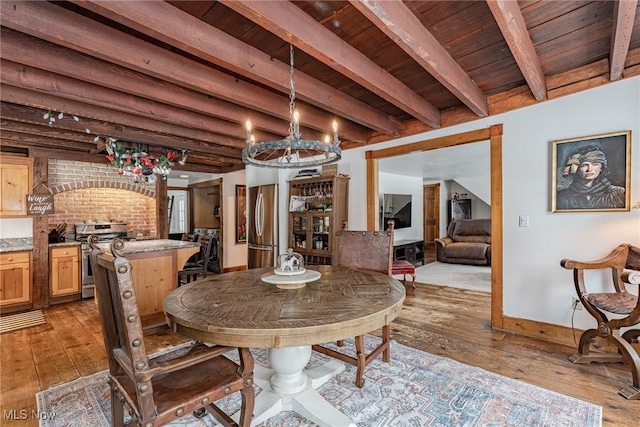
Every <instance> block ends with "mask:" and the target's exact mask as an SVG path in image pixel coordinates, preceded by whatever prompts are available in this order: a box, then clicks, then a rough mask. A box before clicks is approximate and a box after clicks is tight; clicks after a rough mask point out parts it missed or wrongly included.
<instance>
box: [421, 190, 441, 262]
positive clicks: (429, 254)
mask: <svg viewBox="0 0 640 427" xmlns="http://www.w3.org/2000/svg"><path fill="white" fill-rule="evenodd" d="M422 192H423V198H424V202H423V206H424V212H423V215H422V217H423V230H424V249H425V260H424V263H425V264H428V263H429V262H433V261H435V247H436V246H435V242H434V239H437V238H438V237H440V184H432V185H425V186H424V187H423V191H422Z"/></svg>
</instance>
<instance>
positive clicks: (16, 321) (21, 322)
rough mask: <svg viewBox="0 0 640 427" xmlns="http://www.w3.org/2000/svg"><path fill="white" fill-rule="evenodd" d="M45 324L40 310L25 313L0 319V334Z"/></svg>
mask: <svg viewBox="0 0 640 427" xmlns="http://www.w3.org/2000/svg"><path fill="white" fill-rule="evenodd" d="M45 323H47V322H46V320H45V318H44V314H43V313H42V310H33V311H27V312H24V313H18V314H12V315H9V316H2V317H0V334H4V333H5V332H11V331H17V330H18V329H24V328H30V327H32V326H38V325H44V324H45Z"/></svg>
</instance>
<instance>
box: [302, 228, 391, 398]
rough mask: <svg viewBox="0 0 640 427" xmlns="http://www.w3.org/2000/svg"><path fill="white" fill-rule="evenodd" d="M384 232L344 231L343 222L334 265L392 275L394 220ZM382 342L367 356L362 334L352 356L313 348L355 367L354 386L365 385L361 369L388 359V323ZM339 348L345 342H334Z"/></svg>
mask: <svg viewBox="0 0 640 427" xmlns="http://www.w3.org/2000/svg"><path fill="white" fill-rule="evenodd" d="M387 226H388V228H387V230H385V231H351V230H347V224H346V222H345V223H343V224H342V230H340V231H339V232H338V233H336V236H335V237H336V241H337V247H338V259H337V265H339V266H341V267H351V268H356V269H359V270H371V271H377V272H379V273H384V274H388V275H391V272H392V269H391V268H392V263H393V257H392V251H393V221H388V223H387ZM381 337H382V342H381V343H380V344H379V345H378V346H377V347H376V348H375V349H373V350H372V351H370V352H369V354H367V353H366V351H365V348H364V335H358V336H357V337H355V338H354V346H355V353H356V354H355V356H352V355H350V354H346V353H343V352H341V351H336V350H334V349H332V348H329V347H325V346H324V345H321V344H318V345H314V346H312V348H313V349H314V350H315V351H317V352H318V353H322V354H326V355H327V356H331V357H333V358H336V359H338V360H341V361H343V362H345V363H349V364H351V365H354V366H356V381H355V382H356V386H357V387H360V388H362V387H363V386H364V370H365V368H366V367H367V365H369V363H371V362H372V361H373V360H374V359H375V358H376V357H378V356H379V355H380V354H381V353H382V360H383V361H384V362H389V361H390V360H391V350H390V346H389V343H390V341H391V326H390V325H389V323H387V324H386V325H384V326H383V327H382V333H381ZM337 345H338V347H343V346H344V341H338V342H337Z"/></svg>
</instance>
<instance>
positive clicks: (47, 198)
mask: <svg viewBox="0 0 640 427" xmlns="http://www.w3.org/2000/svg"><path fill="white" fill-rule="evenodd" d="M52 213H53V194H27V215H48V214H52Z"/></svg>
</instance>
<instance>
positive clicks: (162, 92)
mask: <svg viewBox="0 0 640 427" xmlns="http://www.w3.org/2000/svg"><path fill="white" fill-rule="evenodd" d="M1 31H2V32H1V34H2V36H1V37H2V57H3V58H4V59H7V60H10V61H13V62H16V63H19V64H24V65H29V66H31V67H35V68H39V69H41V70H46V71H50V72H52V73H57V74H62V75H64V76H66V77H71V78H74V79H77V80H82V81H85V82H88V83H93V84H97V85H100V86H104V87H108V88H110V89H115V90H118V91H121V92H125V93H129V94H132V95H137V96H140V97H143V98H147V99H151V100H154V101H158V102H162V103H165V104H169V105H172V106H174V107H180V108H184V109H186V110H189V111H194V112H196V113H200V114H206V115H210V116H213V117H217V118H221V119H225V120H229V121H232V122H236V123H244V121H245V120H246V119H247V118H248V117H251V121H252V122H253V124H254V126H255V127H256V128H259V129H263V130H265V131H267V132H271V133H275V134H282V135H285V134H286V132H287V130H288V122H286V121H284V120H280V119H277V118H274V117H272V116H270V115H267V114H263V113H259V112H257V111H252V110H249V109H248V108H244V107H241V106H239V105H237V104H233V103H231V102H227V101H223V100H220V99H217V98H212V97H211V96H208V95H205V94H204V93H201V92H196V91H194V90H190V89H186V88H183V87H180V86H178V85H174V84H171V83H165V82H161V81H160V80H158V79H154V78H151V77H149V76H147V75H144V74H142V73H137V72H135V71H132V70H128V69H126V68H124V67H120V66H118V65H115V64H109V63H107V62H104V61H101V60H99V59H96V58H93V57H91V56H88V55H84V54H82V53H79V52H76V51H73V50H71V49H67V48H65V47H62V46H58V45H55V44H52V43H49V42H46V41H44V40H40V39H37V38H35V37H31V36H28V35H26V34H22V33H19V32H17V31H13V30H11V29H8V28H2V30H1ZM302 132H303V133H304V135H305V136H306V137H308V138H311V139H321V138H323V136H324V134H323V133H321V132H318V131H316V130H314V129H311V128H303V129H302ZM242 134H243V128H242V126H236V128H235V129H234V133H233V134H232V135H231V136H236V137H237V136H240V135H242Z"/></svg>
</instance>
